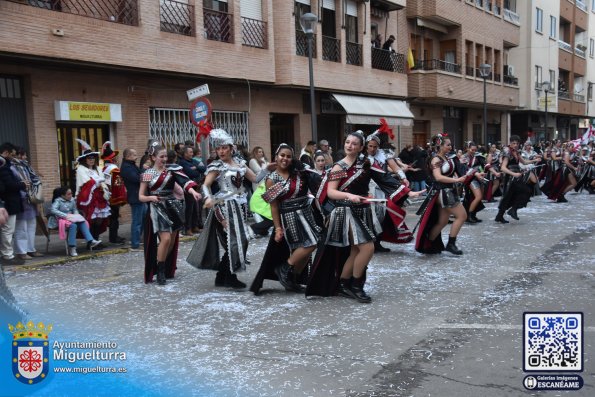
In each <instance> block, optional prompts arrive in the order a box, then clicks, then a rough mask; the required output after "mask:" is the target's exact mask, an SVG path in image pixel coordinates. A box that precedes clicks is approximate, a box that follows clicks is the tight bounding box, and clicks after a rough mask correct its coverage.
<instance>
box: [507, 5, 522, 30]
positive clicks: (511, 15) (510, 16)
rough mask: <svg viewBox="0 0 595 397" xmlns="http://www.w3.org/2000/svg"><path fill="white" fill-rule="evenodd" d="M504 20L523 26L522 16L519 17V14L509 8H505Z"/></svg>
mask: <svg viewBox="0 0 595 397" xmlns="http://www.w3.org/2000/svg"><path fill="white" fill-rule="evenodd" d="M504 20H505V21H508V22H510V23H513V24H515V25H518V26H521V18H520V17H519V14H517V13H516V12H514V11H511V10H509V9H507V8H505V9H504Z"/></svg>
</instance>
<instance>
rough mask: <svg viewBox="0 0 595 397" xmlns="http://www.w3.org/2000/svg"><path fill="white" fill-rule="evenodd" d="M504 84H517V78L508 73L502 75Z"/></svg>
mask: <svg viewBox="0 0 595 397" xmlns="http://www.w3.org/2000/svg"><path fill="white" fill-rule="evenodd" d="M504 84H510V85H519V78H518V77H514V76H509V75H506V74H505V75H504Z"/></svg>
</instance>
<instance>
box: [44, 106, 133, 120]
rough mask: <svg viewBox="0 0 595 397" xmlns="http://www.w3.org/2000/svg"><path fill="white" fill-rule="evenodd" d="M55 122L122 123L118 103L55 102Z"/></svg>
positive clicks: (120, 107) (120, 108) (120, 109)
mask: <svg viewBox="0 0 595 397" xmlns="http://www.w3.org/2000/svg"><path fill="white" fill-rule="evenodd" d="M54 113H55V116H56V121H92V122H98V121H107V122H120V121H122V105H120V104H119V103H96V102H70V101H55V102H54Z"/></svg>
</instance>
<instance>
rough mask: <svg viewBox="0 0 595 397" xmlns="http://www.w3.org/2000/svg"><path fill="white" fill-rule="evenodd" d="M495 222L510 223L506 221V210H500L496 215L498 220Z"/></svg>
mask: <svg viewBox="0 0 595 397" xmlns="http://www.w3.org/2000/svg"><path fill="white" fill-rule="evenodd" d="M494 220H495V221H496V222H499V223H510V222H508V221H507V220H506V219H504V210H501V209H499V210H498V215H496V219H494Z"/></svg>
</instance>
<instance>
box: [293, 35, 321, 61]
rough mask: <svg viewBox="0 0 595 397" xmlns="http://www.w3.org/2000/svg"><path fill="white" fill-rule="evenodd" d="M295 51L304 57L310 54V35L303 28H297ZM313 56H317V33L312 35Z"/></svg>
mask: <svg viewBox="0 0 595 397" xmlns="http://www.w3.org/2000/svg"><path fill="white" fill-rule="evenodd" d="M295 53H296V54H297V55H300V56H303V57H307V56H308V36H306V33H304V31H303V30H301V29H296V30H295ZM312 58H316V35H313V37H312Z"/></svg>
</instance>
